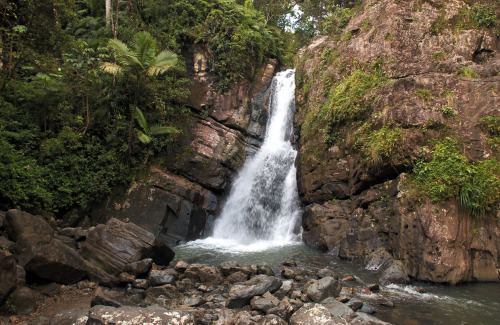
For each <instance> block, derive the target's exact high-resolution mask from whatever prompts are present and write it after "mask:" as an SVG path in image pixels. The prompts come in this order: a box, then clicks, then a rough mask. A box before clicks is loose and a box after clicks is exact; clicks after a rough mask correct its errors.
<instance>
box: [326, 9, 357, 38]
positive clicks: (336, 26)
mask: <svg viewBox="0 0 500 325" xmlns="http://www.w3.org/2000/svg"><path fill="white" fill-rule="evenodd" d="M352 14H353V12H352V9H349V8H345V7H344V8H342V7H338V6H334V7H332V9H331V11H330V13H329V14H328V15H327V16H326V17H325V18H324V21H323V25H322V27H323V30H322V32H323V34H325V35H340V34H341V33H342V32H343V31H344V27H345V26H347V24H348V23H349V21H350V20H351V17H352Z"/></svg>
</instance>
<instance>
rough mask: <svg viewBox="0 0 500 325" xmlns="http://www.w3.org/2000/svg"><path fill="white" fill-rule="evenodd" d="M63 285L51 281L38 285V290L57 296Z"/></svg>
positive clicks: (44, 293) (43, 293)
mask: <svg viewBox="0 0 500 325" xmlns="http://www.w3.org/2000/svg"><path fill="white" fill-rule="evenodd" d="M62 287H63V286H62V285H60V284H58V283H55V282H51V283H48V284H44V285H41V286H39V287H37V291H38V292H39V293H41V294H42V295H45V296H48V297H55V296H56V295H57V294H59V293H60V292H61V290H62Z"/></svg>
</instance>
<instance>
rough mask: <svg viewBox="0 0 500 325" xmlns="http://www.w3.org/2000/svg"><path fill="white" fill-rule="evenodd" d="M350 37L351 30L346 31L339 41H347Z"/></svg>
mask: <svg viewBox="0 0 500 325" xmlns="http://www.w3.org/2000/svg"><path fill="white" fill-rule="evenodd" d="M351 37H352V32H351V31H348V32H347V33H345V34H344V36H342V39H341V41H342V42H345V41H348V40H350V39H351Z"/></svg>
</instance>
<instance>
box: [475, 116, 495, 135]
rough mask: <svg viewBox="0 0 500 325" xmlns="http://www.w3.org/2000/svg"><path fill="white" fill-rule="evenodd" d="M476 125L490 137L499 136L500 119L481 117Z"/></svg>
mask: <svg viewBox="0 0 500 325" xmlns="http://www.w3.org/2000/svg"><path fill="white" fill-rule="evenodd" d="M477 125H478V126H479V127H480V128H481V129H482V130H483V131H485V132H488V133H489V134H491V135H494V136H500V117H497V116H491V115H489V116H485V117H482V118H481V119H480V120H479V121H478V123H477Z"/></svg>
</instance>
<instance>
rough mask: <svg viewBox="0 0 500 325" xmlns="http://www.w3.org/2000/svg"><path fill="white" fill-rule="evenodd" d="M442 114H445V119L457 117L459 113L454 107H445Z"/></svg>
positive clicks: (442, 107)
mask: <svg viewBox="0 0 500 325" xmlns="http://www.w3.org/2000/svg"><path fill="white" fill-rule="evenodd" d="M440 111H441V114H443V116H444V117H446V118H449V117H453V116H455V115H457V113H456V112H455V111H454V110H453V107H451V106H448V105H443V106H441V109H440Z"/></svg>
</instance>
